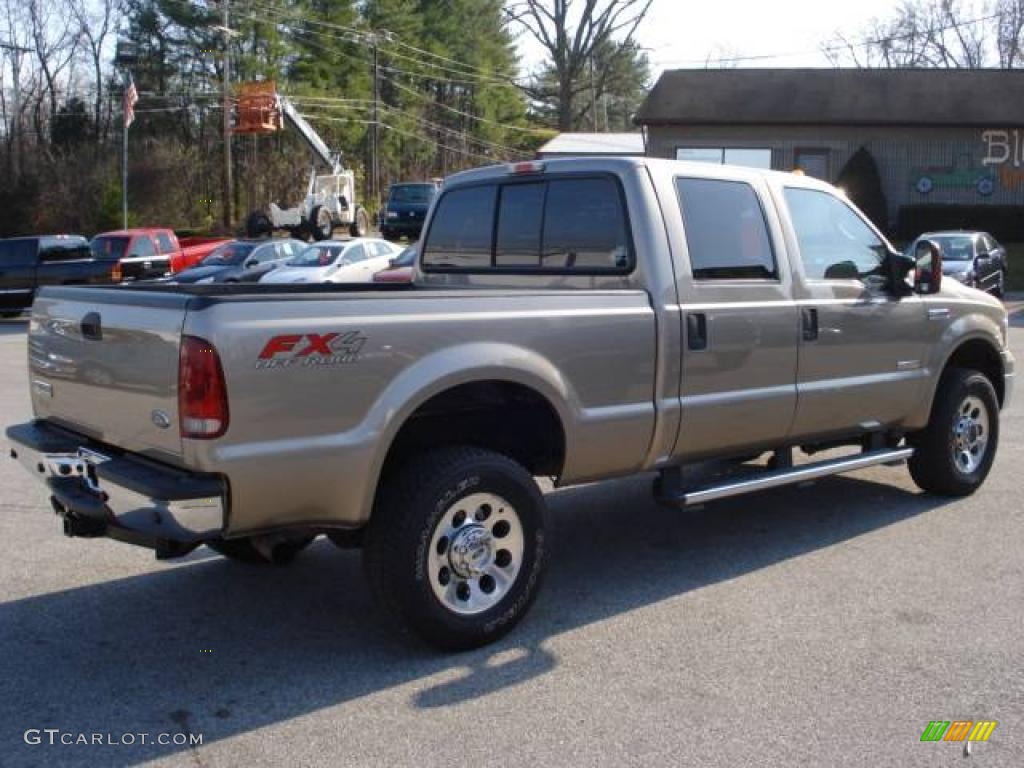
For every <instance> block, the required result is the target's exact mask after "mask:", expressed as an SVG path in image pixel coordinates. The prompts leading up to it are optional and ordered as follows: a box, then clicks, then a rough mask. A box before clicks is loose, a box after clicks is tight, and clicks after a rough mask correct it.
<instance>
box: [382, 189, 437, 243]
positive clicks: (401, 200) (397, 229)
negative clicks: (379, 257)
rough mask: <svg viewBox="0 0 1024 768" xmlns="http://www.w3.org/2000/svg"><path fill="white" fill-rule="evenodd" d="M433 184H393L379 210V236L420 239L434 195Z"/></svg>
mask: <svg viewBox="0 0 1024 768" xmlns="http://www.w3.org/2000/svg"><path fill="white" fill-rule="evenodd" d="M437 189H438V186H437V184H435V183H434V182H414V183H413V182H406V183H402V184H392V185H391V187H390V188H389V189H388V199H387V201H386V202H385V203H384V210H383V211H381V222H380V233H381V235H382V236H383V237H384V238H386V239H388V240H398V239H400V238H403V237H407V238H409V239H410V240H417V239H419V236H420V232H421V231H422V229H423V220H424V219H425V218H426V216H427V210H428V209H429V208H430V203H431V202H433V200H434V196H435V195H436V194H437Z"/></svg>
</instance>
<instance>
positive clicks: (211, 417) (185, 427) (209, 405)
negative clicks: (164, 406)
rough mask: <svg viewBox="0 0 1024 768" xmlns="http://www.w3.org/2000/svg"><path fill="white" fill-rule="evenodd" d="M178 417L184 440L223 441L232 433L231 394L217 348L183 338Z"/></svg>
mask: <svg viewBox="0 0 1024 768" xmlns="http://www.w3.org/2000/svg"><path fill="white" fill-rule="evenodd" d="M178 414H179V419H180V423H181V436H182V437H191V438H196V439H199V440H209V439H211V438H214V437H220V436H221V435H223V434H224V433H225V432H227V429H228V391H227V387H226V386H225V384H224V369H223V368H222V367H221V364H220V357H219V356H218V355H217V350H216V349H214V348H213V345H212V344H211V343H210V342H208V341H206V340H205V339H200V338H198V337H196V336H183V337H182V339H181V352H180V354H179V357H178Z"/></svg>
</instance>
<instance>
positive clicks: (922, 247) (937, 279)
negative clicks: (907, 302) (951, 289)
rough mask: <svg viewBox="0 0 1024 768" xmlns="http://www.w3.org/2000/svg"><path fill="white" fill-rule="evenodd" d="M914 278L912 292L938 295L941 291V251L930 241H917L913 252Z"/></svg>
mask: <svg viewBox="0 0 1024 768" xmlns="http://www.w3.org/2000/svg"><path fill="white" fill-rule="evenodd" d="M914 261H915V262H916V265H917V267H916V276H915V279H914V290H915V291H917V292H918V293H925V294H931V293H938V292H939V291H941V290H942V250H941V249H940V248H939V246H937V245H936V244H935V243H933V242H932V241H931V240H919V241H918V242H917V247H916V248H915V250H914Z"/></svg>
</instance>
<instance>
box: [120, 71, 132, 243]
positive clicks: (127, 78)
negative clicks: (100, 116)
mask: <svg viewBox="0 0 1024 768" xmlns="http://www.w3.org/2000/svg"><path fill="white" fill-rule="evenodd" d="M131 79H132V76H131V74H129V73H128V72H127V70H126V71H125V73H124V90H125V94H126V96H125V100H124V106H125V108H126V109H127V103H128V102H127V93H128V84H129V83H130V82H131ZM121 124H122V125H123V126H124V127H123V129H122V131H121V214H122V217H123V219H124V228H125V229H128V114H127V111H126V112H125V115H124V119H123V120H122V121H121Z"/></svg>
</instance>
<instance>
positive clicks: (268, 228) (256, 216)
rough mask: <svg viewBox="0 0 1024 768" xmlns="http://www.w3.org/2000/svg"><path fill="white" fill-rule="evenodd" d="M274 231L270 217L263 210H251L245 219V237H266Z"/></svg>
mask: <svg viewBox="0 0 1024 768" xmlns="http://www.w3.org/2000/svg"><path fill="white" fill-rule="evenodd" d="M273 232H274V225H273V224H271V223H270V217H269V216H267V214H265V213H264V212H263V211H253V212H252V213H250V214H249V215H248V216H247V217H246V219H245V236H246V237H266V236H267V235H271V234H273Z"/></svg>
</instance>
